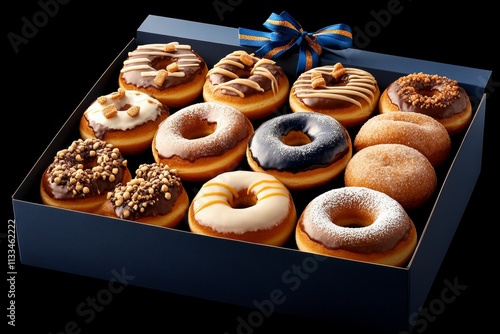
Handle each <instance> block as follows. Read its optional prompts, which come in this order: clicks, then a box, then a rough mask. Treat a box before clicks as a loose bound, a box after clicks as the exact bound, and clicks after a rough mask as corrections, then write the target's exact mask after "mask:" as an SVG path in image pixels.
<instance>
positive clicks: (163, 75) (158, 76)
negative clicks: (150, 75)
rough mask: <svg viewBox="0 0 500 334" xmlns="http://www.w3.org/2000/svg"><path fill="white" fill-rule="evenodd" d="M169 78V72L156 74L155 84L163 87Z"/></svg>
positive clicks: (162, 71) (160, 71)
mask: <svg viewBox="0 0 500 334" xmlns="http://www.w3.org/2000/svg"><path fill="white" fill-rule="evenodd" d="M167 76H168V72H167V71H166V70H159V71H158V74H156V77H155V79H154V82H155V84H157V85H158V86H161V85H163V83H164V82H165V79H166V78H167Z"/></svg>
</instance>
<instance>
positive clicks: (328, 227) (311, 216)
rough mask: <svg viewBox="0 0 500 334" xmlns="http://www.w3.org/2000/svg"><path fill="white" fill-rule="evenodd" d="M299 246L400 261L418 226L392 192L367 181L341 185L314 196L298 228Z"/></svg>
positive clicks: (368, 259)
mask: <svg viewBox="0 0 500 334" xmlns="http://www.w3.org/2000/svg"><path fill="white" fill-rule="evenodd" d="M295 240H296V243H297V248H298V249H299V250H301V251H306V252H311V253H315V254H321V255H326V256H333V257H338V258H343V259H350V260H356V261H364V262H370V263H376V264H384V265H390V266H396V267H402V266H404V265H406V264H407V262H408V261H409V259H410V258H411V256H412V255H413V253H414V251H415V248H416V245H417V231H416V229H415V225H414V224H413V221H412V220H411V218H410V217H409V216H408V214H407V212H406V211H405V209H404V208H403V207H402V206H401V205H400V204H399V203H398V202H397V201H396V200H394V199H393V198H391V197H390V196H388V195H387V194H384V193H382V192H380V191H376V190H373V189H369V188H365V187H341V188H335V189H332V190H329V191H327V192H325V193H322V194H320V195H319V196H317V197H315V198H314V199H313V200H312V201H311V202H309V204H307V206H306V208H305V209H304V211H303V212H302V214H301V215H300V217H299V219H298V222H297V227H296V229H295Z"/></svg>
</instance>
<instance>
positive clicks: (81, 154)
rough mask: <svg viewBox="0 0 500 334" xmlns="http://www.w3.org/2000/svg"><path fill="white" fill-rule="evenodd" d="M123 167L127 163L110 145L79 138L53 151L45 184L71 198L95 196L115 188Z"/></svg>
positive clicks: (93, 139) (95, 140)
mask: <svg viewBox="0 0 500 334" xmlns="http://www.w3.org/2000/svg"><path fill="white" fill-rule="evenodd" d="M89 166H92V167H89ZM126 167H127V160H125V159H124V158H123V157H122V155H121V154H120V152H119V150H118V149H117V148H116V147H114V146H113V145H112V144H109V143H106V142H105V141H102V140H100V139H95V138H89V139H86V140H83V139H79V140H76V141H74V142H73V143H72V144H71V145H70V146H69V147H68V148H66V149H63V150H60V151H59V152H57V154H56V156H55V157H54V161H53V162H52V164H51V165H50V166H49V168H48V170H47V173H48V181H49V182H52V183H54V184H55V185H57V186H58V187H59V188H61V189H63V190H65V191H66V193H67V195H70V196H73V197H74V196H85V195H88V196H93V195H99V194H103V193H105V192H106V191H108V190H110V189H112V188H113V187H114V186H115V185H116V183H117V182H118V181H119V180H118V176H120V177H121V174H120V173H119V172H120V171H122V172H123V171H124V169H125V168H126ZM113 169H116V170H115V171H113ZM113 172H114V173H115V174H113ZM96 180H103V181H107V182H109V183H107V184H103V183H102V182H96Z"/></svg>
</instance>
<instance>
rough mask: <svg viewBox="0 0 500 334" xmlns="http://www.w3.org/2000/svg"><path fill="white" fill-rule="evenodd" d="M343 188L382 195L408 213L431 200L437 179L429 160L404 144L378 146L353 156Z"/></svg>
mask: <svg viewBox="0 0 500 334" xmlns="http://www.w3.org/2000/svg"><path fill="white" fill-rule="evenodd" d="M344 184H345V186H347V187H366V188H370V189H374V190H378V191H381V192H383V193H385V194H387V195H389V196H391V197H392V198H394V199H395V200H396V201H398V202H399V204H401V205H402V206H403V207H404V208H405V209H406V210H408V209H415V208H417V207H420V206H422V205H423V204H424V203H425V202H427V201H428V200H429V199H430V198H431V196H432V195H433V194H434V191H435V190H436V186H437V176H436V172H435V170H434V167H433V166H432V165H431V163H430V162H429V160H428V159H427V158H426V157H425V156H424V155H423V154H422V153H420V152H419V151H417V150H416V149H414V148H412V147H410V146H406V145H402V144H377V145H373V146H368V147H366V148H364V149H362V150H361V151H358V152H356V153H355V154H354V155H353V156H352V158H351V160H349V162H348V163H347V167H346V169H345V173H344Z"/></svg>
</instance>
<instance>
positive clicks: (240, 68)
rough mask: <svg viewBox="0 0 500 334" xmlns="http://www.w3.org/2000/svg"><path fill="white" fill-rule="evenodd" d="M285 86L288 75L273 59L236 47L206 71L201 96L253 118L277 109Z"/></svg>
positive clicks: (262, 116)
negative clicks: (235, 49)
mask: <svg viewBox="0 0 500 334" xmlns="http://www.w3.org/2000/svg"><path fill="white" fill-rule="evenodd" d="M289 89H290V82H289V81H288V77H287V76H286V75H285V72H284V71H283V69H282V68H281V67H280V66H278V65H277V64H276V62H274V61H273V60H270V59H267V58H259V57H257V56H255V55H254V54H253V53H252V54H248V53H247V52H245V51H241V50H239V51H234V52H232V53H230V54H228V55H226V56H225V57H224V58H222V59H221V60H219V62H218V63H216V64H215V65H214V66H213V67H212V68H211V69H210V70H209V71H208V74H207V76H206V80H205V84H204V86H203V99H204V100H205V101H206V102H221V103H225V104H227V105H230V106H232V107H234V108H236V109H238V110H239V111H241V112H242V113H243V114H244V115H245V116H247V117H248V118H249V119H250V120H257V119H263V118H265V117H267V116H269V115H271V114H273V113H274V112H277V111H278V110H279V108H281V107H282V106H283V105H284V104H285V103H286V101H287V99H288V92H289Z"/></svg>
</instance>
